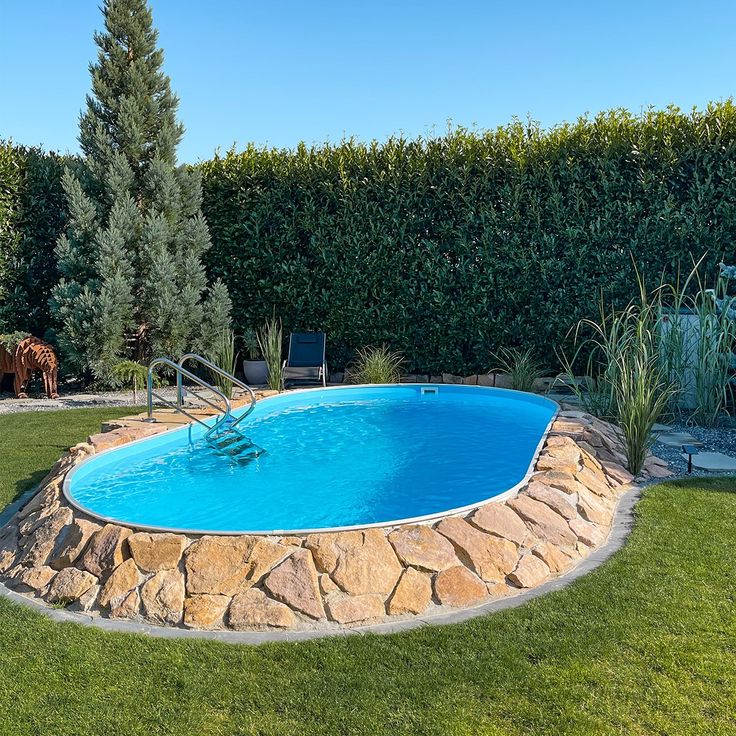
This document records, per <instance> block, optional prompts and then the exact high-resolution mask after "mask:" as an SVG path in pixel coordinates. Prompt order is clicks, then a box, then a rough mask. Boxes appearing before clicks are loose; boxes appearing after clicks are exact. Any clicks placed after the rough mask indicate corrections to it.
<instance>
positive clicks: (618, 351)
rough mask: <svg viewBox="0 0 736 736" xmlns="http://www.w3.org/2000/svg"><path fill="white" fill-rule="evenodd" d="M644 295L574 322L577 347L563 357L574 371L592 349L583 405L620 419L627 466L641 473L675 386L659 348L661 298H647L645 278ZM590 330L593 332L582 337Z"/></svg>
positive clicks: (581, 394) (581, 392) (616, 420)
mask: <svg viewBox="0 0 736 736" xmlns="http://www.w3.org/2000/svg"><path fill="white" fill-rule="evenodd" d="M640 294H641V296H640V300H639V301H638V302H632V303H631V304H629V305H628V306H627V307H626V308H625V309H623V310H621V311H616V310H612V311H610V312H606V311H605V310H604V308H603V307H602V308H601V317H600V319H599V320H598V321H596V320H581V321H580V322H579V323H578V325H577V327H576V328H575V343H576V344H577V351H576V353H575V356H574V357H573V359H572V360H569V359H568V358H567V357H566V356H565V355H564V354H563V355H561V360H562V363H563V365H564V366H565V370H566V371H567V372H568V373H569V374H570V375H571V376H572V375H574V372H573V364H574V363H575V359H576V358H577V357H578V355H579V354H580V353H582V352H587V353H588V354H589V358H588V364H587V371H586V373H587V375H586V382H585V383H586V387H587V389H588V390H587V391H586V390H585V389H584V388H580V387H578V388H576V389H575V390H576V393H577V394H578V397H579V398H580V400H581V402H582V404H583V407H584V408H585V409H586V410H587V411H590V412H591V413H594V414H596V415H597V416H600V417H602V418H604V419H607V420H609V421H612V422H614V423H615V424H617V425H619V427H620V428H621V431H622V432H623V435H624V443H625V445H626V458H627V467H628V469H629V471H630V472H631V473H633V474H634V475H638V473H639V472H640V471H641V469H642V467H643V465H644V461H645V460H646V457H647V453H648V450H649V448H650V447H651V444H652V441H653V435H652V427H653V426H654V424H655V423H656V422H657V420H658V419H659V418H660V416H661V415H662V414H663V413H664V412H665V411H666V409H667V406H668V404H669V402H670V399H671V398H672V395H673V392H675V391H676V390H677V388H676V386H675V385H674V384H672V383H671V382H670V381H669V380H668V374H667V368H666V366H665V365H664V364H663V362H662V360H661V358H660V353H659V342H660V339H659V314H660V310H659V309H658V305H657V304H653V303H651V302H650V301H649V299H648V298H647V294H646V291H645V290H644V287H643V283H642V282H641V281H640ZM586 331H587V332H589V333H590V336H589V337H587V338H584V339H582V340H581V339H580V335H581V334H583V333H584V332H586Z"/></svg>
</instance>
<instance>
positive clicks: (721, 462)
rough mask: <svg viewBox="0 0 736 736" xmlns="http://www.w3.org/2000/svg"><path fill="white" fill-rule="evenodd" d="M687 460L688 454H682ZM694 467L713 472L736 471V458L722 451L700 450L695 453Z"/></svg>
mask: <svg viewBox="0 0 736 736" xmlns="http://www.w3.org/2000/svg"><path fill="white" fill-rule="evenodd" d="M682 457H684V458H685V460H687V457H688V456H687V455H686V454H685V453H683V454H682ZM693 467H694V468H697V469H698V470H708V471H710V472H712V473H718V472H733V471H736V458H735V457H729V456H728V455H724V454H723V453H722V452H699V453H698V454H697V455H693Z"/></svg>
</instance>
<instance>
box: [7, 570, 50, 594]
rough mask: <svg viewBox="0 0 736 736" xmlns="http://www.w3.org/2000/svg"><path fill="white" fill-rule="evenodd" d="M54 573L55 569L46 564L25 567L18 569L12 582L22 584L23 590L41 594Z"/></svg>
mask: <svg viewBox="0 0 736 736" xmlns="http://www.w3.org/2000/svg"><path fill="white" fill-rule="evenodd" d="M55 575H56V570H53V569H52V568H50V567H48V566H47V565H42V566H40V567H27V568H24V569H22V570H21V571H20V573H19V574H18V575H17V576H16V577H15V578H14V580H13V583H14V584H16V585H20V586H22V588H23V589H25V590H28V591H33V592H34V593H35V594H36V595H41V594H42V593H43V592H44V591H45V590H46V588H47V587H48V585H49V583H50V582H51V581H52V580H53V579H54V576H55Z"/></svg>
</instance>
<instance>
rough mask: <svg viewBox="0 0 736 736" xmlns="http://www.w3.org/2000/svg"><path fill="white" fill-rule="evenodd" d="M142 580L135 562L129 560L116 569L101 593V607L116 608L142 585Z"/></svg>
mask: <svg viewBox="0 0 736 736" xmlns="http://www.w3.org/2000/svg"><path fill="white" fill-rule="evenodd" d="M141 580H142V578H141V574H140V571H139V570H138V567H137V566H136V564H135V561H134V560H132V559H127V560H125V562H123V563H121V564H120V565H119V566H118V567H116V568H115V569H114V570H113V571H112V573H111V574H110V577H109V578H108V579H107V582H106V583H105V584H104V585H103V586H102V590H101V591H100V605H101V606H103V607H104V608H111V609H112V608H116V607H118V606H119V605H120V604H121V602H122V601H123V599H124V598H125V597H126V596H127V595H128V593H130V591H131V590H133V589H134V588H136V587H137V586H138V585H140V582H141Z"/></svg>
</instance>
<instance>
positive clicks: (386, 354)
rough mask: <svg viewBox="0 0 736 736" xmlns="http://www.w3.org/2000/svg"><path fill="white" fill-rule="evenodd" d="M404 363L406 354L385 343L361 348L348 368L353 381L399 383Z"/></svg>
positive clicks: (349, 376) (350, 378)
mask: <svg viewBox="0 0 736 736" xmlns="http://www.w3.org/2000/svg"><path fill="white" fill-rule="evenodd" d="M403 363H404V356H403V355H402V354H401V353H399V352H398V351H394V350H389V349H388V347H386V346H385V345H381V346H380V347H376V348H361V349H360V350H358V354H357V356H356V358H355V362H354V363H353V365H352V367H351V368H349V369H348V378H349V380H350V381H351V382H352V383H398V382H399V381H400V380H401V366H402V365H403Z"/></svg>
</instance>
